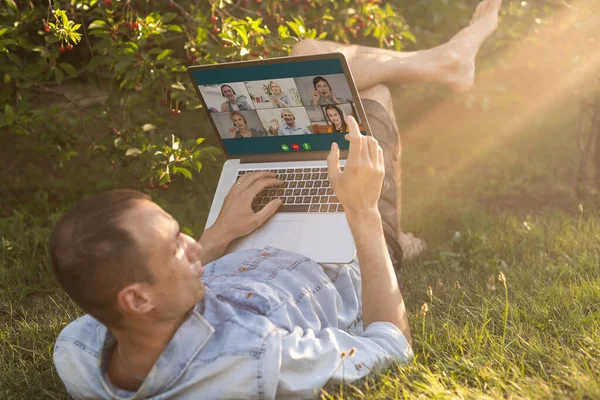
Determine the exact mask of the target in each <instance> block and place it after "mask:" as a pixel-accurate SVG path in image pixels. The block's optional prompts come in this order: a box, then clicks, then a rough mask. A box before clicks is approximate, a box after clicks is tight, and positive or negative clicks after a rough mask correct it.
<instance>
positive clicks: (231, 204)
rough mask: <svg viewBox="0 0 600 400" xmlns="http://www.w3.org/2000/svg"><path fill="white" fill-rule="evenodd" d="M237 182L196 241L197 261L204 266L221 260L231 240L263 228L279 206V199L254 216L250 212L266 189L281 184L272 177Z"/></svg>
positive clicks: (252, 176) (251, 177)
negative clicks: (213, 219) (217, 212)
mask: <svg viewBox="0 0 600 400" xmlns="http://www.w3.org/2000/svg"><path fill="white" fill-rule="evenodd" d="M238 182H239V183H234V184H233V186H232V187H231V189H230V190H229V193H228V194H227V197H225V201H224V202H223V207H222V208H221V212H220V213H219V216H218V217H217V220H216V221H215V223H214V224H213V226H211V227H210V228H208V229H206V230H205V231H204V232H203V233H202V236H201V237H200V239H199V240H198V243H200V245H201V246H202V254H201V255H200V260H201V261H202V264H204V265H206V264H208V263H209V262H211V261H214V260H216V259H217V258H219V257H221V256H222V255H223V252H225V249H226V248H227V246H228V245H229V243H231V242H232V241H233V240H235V239H237V238H239V237H242V236H246V235H248V234H249V233H250V232H252V231H254V230H255V229H256V228H258V227H259V226H261V225H262V224H264V223H265V221H266V220H267V219H269V217H271V215H273V214H274V213H275V211H277V209H278V208H279V206H281V204H282V202H281V200H280V199H275V200H272V201H271V202H270V203H269V204H267V205H266V206H264V207H263V208H262V209H261V210H260V211H259V212H257V213H255V212H254V211H253V210H252V201H253V200H254V198H255V197H256V195H257V194H258V193H260V192H261V191H262V190H263V189H264V188H266V187H271V186H279V185H281V184H283V181H281V180H279V179H277V178H276V175H275V174H274V173H272V172H254V173H250V174H246V175H244V176H242V177H241V178H240V179H239V180H238Z"/></svg>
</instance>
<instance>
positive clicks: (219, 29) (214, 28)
mask: <svg viewBox="0 0 600 400" xmlns="http://www.w3.org/2000/svg"><path fill="white" fill-rule="evenodd" d="M212 31H213V33H214V34H215V35H216V34H217V33H219V32H221V28H219V27H217V26H213V28H212Z"/></svg>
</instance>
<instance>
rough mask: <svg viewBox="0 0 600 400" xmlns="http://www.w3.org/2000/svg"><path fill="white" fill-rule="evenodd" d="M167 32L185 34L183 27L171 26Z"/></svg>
mask: <svg viewBox="0 0 600 400" xmlns="http://www.w3.org/2000/svg"><path fill="white" fill-rule="evenodd" d="M167 30H169V31H171V32H179V33H183V29H181V27H180V26H179V25H171V26H169V28H168V29H167Z"/></svg>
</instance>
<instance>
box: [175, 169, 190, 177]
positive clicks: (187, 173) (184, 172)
mask: <svg viewBox="0 0 600 400" xmlns="http://www.w3.org/2000/svg"><path fill="white" fill-rule="evenodd" d="M173 173H174V174H181V175H183V176H185V177H186V178H187V179H192V173H191V171H190V170H189V169H187V168H183V167H173Z"/></svg>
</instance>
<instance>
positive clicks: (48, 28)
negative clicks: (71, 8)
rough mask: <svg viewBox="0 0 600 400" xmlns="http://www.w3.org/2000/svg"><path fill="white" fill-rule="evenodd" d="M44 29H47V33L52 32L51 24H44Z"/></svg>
mask: <svg viewBox="0 0 600 400" xmlns="http://www.w3.org/2000/svg"><path fill="white" fill-rule="evenodd" d="M44 31H46V33H50V25H44Z"/></svg>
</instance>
